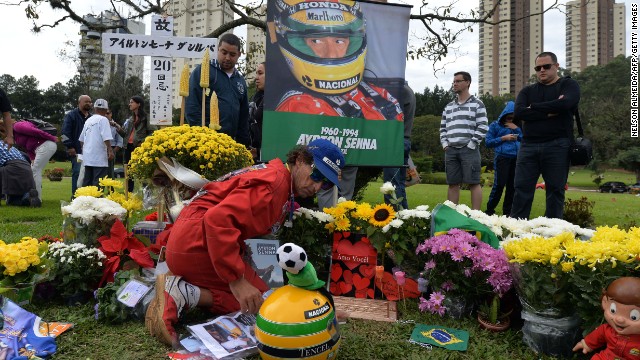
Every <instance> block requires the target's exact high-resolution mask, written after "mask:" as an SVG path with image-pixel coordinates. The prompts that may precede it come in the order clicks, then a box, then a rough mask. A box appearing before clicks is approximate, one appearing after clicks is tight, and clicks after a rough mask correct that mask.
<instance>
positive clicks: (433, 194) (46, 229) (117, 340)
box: [0, 163, 640, 359]
mask: <svg viewBox="0 0 640 360" xmlns="http://www.w3.org/2000/svg"><path fill="white" fill-rule="evenodd" d="M49 167H69V163H55V164H49ZM618 175H620V178H619V179H622V181H624V182H626V183H631V182H633V181H635V179H633V180H630V179H629V177H630V176H631V175H630V174H624V173H621V174H617V173H613V172H607V173H606V175H605V176H608V177H607V178H605V179H606V180H607V181H608V180H612V179H616V180H617V179H618V178H614V176H618ZM571 176H574V179H575V180H572V179H571V177H570V183H571V184H572V186H573V183H572V182H573V181H575V182H578V183H580V184H585V186H587V185H588V182H589V181H590V180H589V179H588V176H587V175H585V174H584V173H583V172H582V171H576V173H575V174H574V175H571ZM631 177H632V176H631ZM380 185H381V183H380V182H373V183H371V184H370V185H369V187H368V188H367V190H366V193H365V198H364V200H365V201H369V202H372V203H378V202H380V201H382V194H380V192H379V187H380ZM43 187H44V189H43V198H44V199H43V206H42V207H41V208H35V209H31V208H19V207H7V206H4V205H3V206H0V239H2V240H4V241H16V240H18V239H20V238H21V237H22V236H27V235H28V236H34V237H40V236H42V235H45V234H51V235H58V234H59V233H60V231H61V228H62V216H61V215H60V204H61V201H68V200H69V199H70V196H71V179H70V178H68V177H66V178H63V180H62V181H61V182H50V181H49V180H47V179H46V178H45V179H44V182H43ZM489 191H490V188H489V187H484V188H483V204H484V203H486V199H487V196H488V194H489ZM581 196H586V197H588V198H589V199H590V200H593V201H595V202H596V205H595V208H594V217H595V220H596V224H598V225H615V224H623V223H628V222H630V221H631V220H632V219H638V218H640V206H639V205H640V197H635V196H632V195H629V194H600V193H596V192H593V191H574V190H570V191H568V193H567V197H568V198H573V199H576V198H580V197H581ZM408 198H409V204H410V206H411V207H415V206H417V205H420V204H426V205H429V206H430V207H432V208H433V206H435V205H436V204H438V203H440V202H443V201H444V200H445V199H446V186H445V185H427V184H420V185H415V186H413V187H410V188H408ZM461 202H463V203H466V204H469V203H470V200H469V191H463V192H462V194H461ZM498 209H501V208H500V206H499V207H498ZM147 212H149V211H147ZM543 212H544V191H542V190H537V191H536V197H535V200H534V206H533V211H532V216H534V217H535V216H540V215H542V213H543ZM144 214H145V213H143V214H139V215H137V216H136V217H135V218H134V219H133V222H132V223H135V222H136V221H138V220H140V219H141V218H142V216H143V215H144ZM26 308H27V310H29V311H32V312H34V313H36V314H37V315H39V316H41V317H42V318H43V319H44V320H45V321H66V322H72V323H74V324H75V327H74V328H73V329H72V330H70V331H69V332H68V333H65V334H63V335H62V336H61V337H60V338H59V339H58V346H59V349H58V353H57V355H56V356H55V359H163V358H166V354H167V352H168V351H169V350H170V349H169V348H168V347H166V346H164V345H161V344H160V343H159V342H157V341H156V340H155V339H153V338H150V337H149V336H148V334H147V332H146V331H145V329H144V325H143V322H142V321H130V322H127V323H126V324H123V325H116V326H114V325H107V324H103V323H100V322H97V321H95V320H94V318H93V314H94V311H93V304H87V305H84V306H78V307H67V306H63V305H61V304H59V303H57V302H44V301H39V300H37V299H36V300H35V302H34V304H31V305H28V306H26ZM398 308H399V310H400V313H401V314H400V318H401V320H402V321H411V322H409V323H380V322H370V321H361V320H349V322H348V323H347V324H346V325H345V326H343V327H342V339H343V342H342V346H341V348H340V352H339V356H340V358H341V359H426V358H429V359H540V358H542V359H545V358H548V357H539V356H538V355H536V354H535V353H534V352H533V351H531V350H530V349H529V348H528V347H527V346H526V345H525V344H524V343H523V342H522V332H521V331H519V330H517V329H516V330H509V331H507V332H505V333H490V332H487V331H484V330H481V329H479V327H478V325H477V321H475V320H472V319H466V320H452V319H449V318H440V317H438V316H434V315H428V314H423V313H420V312H419V311H417V302H416V301H415V300H411V301H407V302H406V306H405V304H404V303H402V302H401V303H399V304H398ZM208 316H210V315H208V314H204V313H196V314H195V315H191V316H190V317H189V318H188V319H187V321H188V322H199V321H203V320H205V319H207V317H208ZM414 322H415V323H424V324H439V325H443V326H447V327H453V328H458V329H465V330H467V331H469V332H470V342H469V349H468V350H467V351H466V352H463V353H462V352H460V353H459V352H450V351H446V350H442V349H439V348H434V349H433V350H427V349H424V348H421V347H419V346H417V345H413V344H410V343H409V342H408V341H407V340H408V339H409V336H410V334H411V331H412V330H413V327H414ZM185 332H186V331H185V330H184V328H182V333H185ZM253 358H254V359H255V358H257V357H253ZM579 358H586V357H579Z"/></svg>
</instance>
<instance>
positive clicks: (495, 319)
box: [478, 294, 513, 332]
mask: <svg viewBox="0 0 640 360" xmlns="http://www.w3.org/2000/svg"><path fill="white" fill-rule="evenodd" d="M501 305H502V304H501V301H500V296H499V295H498V294H494V295H493V296H492V297H491V299H490V300H489V301H487V302H484V303H481V304H480V306H479V307H478V323H480V326H481V327H482V328H484V329H487V330H489V331H495V332H500V331H505V330H507V329H508V328H509V326H511V319H510V318H509V315H511V312H512V311H513V310H512V309H509V310H505V309H503V308H502V306H501Z"/></svg>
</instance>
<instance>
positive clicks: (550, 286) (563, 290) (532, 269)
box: [509, 263, 575, 318]
mask: <svg viewBox="0 0 640 360" xmlns="http://www.w3.org/2000/svg"><path fill="white" fill-rule="evenodd" d="M509 272H510V273H511V276H512V277H513V285H514V288H515V290H516V293H517V294H518V298H519V299H520V303H521V304H522V310H523V311H527V312H529V313H532V314H534V315H537V316H544V317H549V318H564V317H568V316H572V315H573V314H574V313H575V309H574V304H573V303H572V302H571V301H570V299H569V284H568V276H567V275H565V274H564V273H560V274H559V275H557V276H556V277H555V278H551V276H550V274H549V272H550V270H548V269H547V268H546V267H545V266H544V265H539V264H529V263H527V264H518V263H510V264H509Z"/></svg>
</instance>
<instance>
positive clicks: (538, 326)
mask: <svg viewBox="0 0 640 360" xmlns="http://www.w3.org/2000/svg"><path fill="white" fill-rule="evenodd" d="M521 317H522V319H523V320H524V325H523V326H522V340H523V341H524V343H525V344H527V345H528V346H529V347H530V348H531V349H532V350H533V351H535V352H536V353H541V354H546V355H551V356H554V357H566V358H569V357H571V356H572V354H573V346H574V345H575V344H576V343H577V342H578V341H580V339H581V338H582V331H581V329H580V323H581V320H580V318H579V317H578V316H576V315H573V316H567V317H563V318H554V317H549V316H545V315H536V314H533V313H530V312H527V311H524V310H523V311H522V314H521Z"/></svg>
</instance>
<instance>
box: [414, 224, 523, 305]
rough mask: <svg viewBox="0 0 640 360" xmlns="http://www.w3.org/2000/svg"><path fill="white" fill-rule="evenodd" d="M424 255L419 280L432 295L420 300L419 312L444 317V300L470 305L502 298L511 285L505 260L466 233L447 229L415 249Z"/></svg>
mask: <svg viewBox="0 0 640 360" xmlns="http://www.w3.org/2000/svg"><path fill="white" fill-rule="evenodd" d="M416 254H417V255H419V256H420V254H424V255H423V256H425V257H426V259H425V266H424V272H423V273H422V274H423V276H424V277H425V278H426V279H427V280H428V281H429V284H430V285H431V287H432V289H434V290H436V291H434V292H433V293H432V294H431V296H430V297H429V300H426V299H424V298H421V299H420V305H419V307H420V310H422V311H430V312H431V313H434V314H436V313H437V314H440V315H442V314H444V312H445V311H446V307H445V306H444V305H443V300H444V299H445V298H446V297H447V296H453V297H462V298H465V299H468V300H471V301H475V300H477V299H479V298H483V297H486V296H487V295H492V294H497V295H498V296H502V295H503V294H504V293H506V292H507V291H508V290H509V289H510V288H511V284H512V279H511V274H510V273H509V263H508V260H507V256H506V254H505V253H504V251H503V250H501V249H494V248H492V247H491V246H489V245H488V244H486V243H483V242H482V241H480V240H478V238H476V237H475V236H473V235H471V234H469V233H468V232H465V231H462V230H458V229H451V230H449V232H448V233H447V234H444V235H438V236H434V237H431V238H429V239H427V240H425V242H424V243H422V244H420V245H418V247H417V249H416Z"/></svg>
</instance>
